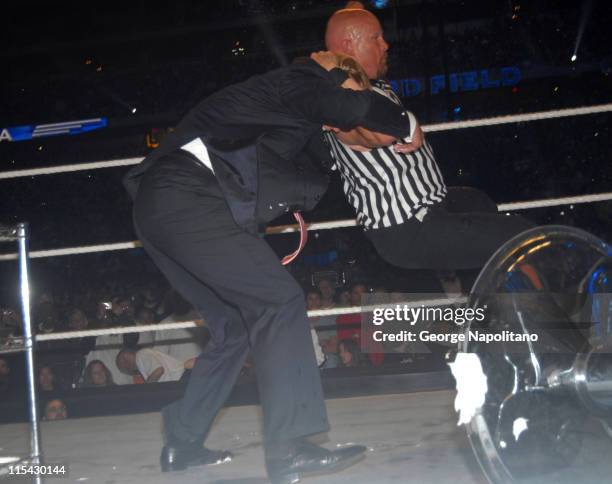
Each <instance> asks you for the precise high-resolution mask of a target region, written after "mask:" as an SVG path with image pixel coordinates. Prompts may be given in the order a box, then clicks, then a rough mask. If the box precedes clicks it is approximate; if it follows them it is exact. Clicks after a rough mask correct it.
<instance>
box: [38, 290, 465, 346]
mask: <svg viewBox="0 0 612 484" xmlns="http://www.w3.org/2000/svg"><path fill="white" fill-rule="evenodd" d="M466 302H467V297H466V296H459V297H441V298H435V299H420V300H415V301H407V302H397V303H387V304H379V305H369V306H350V307H342V308H332V309H317V310H315V311H308V317H309V318H314V317H318V316H336V315H340V314H355V313H362V312H370V311H373V310H374V309H379V308H395V307H396V306H399V305H401V306H402V308H403V307H407V308H411V307H420V306H427V307H439V306H450V305H452V304H465V303H466ZM205 326H206V325H204V327H205ZM197 327H202V324H199V323H198V322H197V321H181V322H179V323H163V324H147V325H142V326H120V327H116V328H104V329H88V330H85V331H64V332H61V333H44V334H37V335H36V341H56V340H64V339H74V338H87V337H89V336H105V335H112V334H126V333H145V332H148V331H165V330H168V329H184V328H197Z"/></svg>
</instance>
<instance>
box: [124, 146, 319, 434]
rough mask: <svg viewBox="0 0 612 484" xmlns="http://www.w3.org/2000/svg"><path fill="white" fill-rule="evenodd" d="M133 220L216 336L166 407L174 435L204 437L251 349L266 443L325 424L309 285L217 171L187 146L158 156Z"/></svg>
mask: <svg viewBox="0 0 612 484" xmlns="http://www.w3.org/2000/svg"><path fill="white" fill-rule="evenodd" d="M134 223H135V227H136V230H137V233H138V236H139V238H140V240H141V242H142V244H143V247H144V248H145V250H146V251H147V253H148V254H149V255H150V256H151V258H152V259H153V261H154V262H155V264H156V265H157V266H158V267H159V269H160V270H161V271H162V272H163V273H164V275H165V276H166V277H167V278H168V280H169V281H170V283H171V284H172V285H173V286H174V288H175V289H176V290H177V291H178V292H180V293H181V294H182V295H183V296H184V297H185V298H186V299H187V300H189V301H190V302H191V303H192V304H193V305H194V306H195V307H196V308H197V309H198V310H199V311H200V312H201V313H202V315H203V317H204V320H205V322H206V325H207V327H208V328H209V329H210V332H211V341H212V342H213V345H214V348H213V350H212V351H207V352H206V353H203V354H202V355H200V357H199V358H198V359H197V361H196V364H195V367H194V368H193V370H192V372H191V377H190V379H189V383H188V385H187V389H186V391H185V395H184V397H183V398H182V400H179V401H177V402H175V403H173V404H171V405H169V406H168V407H166V408H164V410H163V416H164V426H165V432H166V435H167V437H168V439H169V440H171V441H175V442H178V443H183V442H185V443H195V442H203V440H204V438H205V437H206V434H207V433H208V430H209V428H210V426H211V424H212V422H213V420H214V418H215V416H216V414H217V412H218V410H219V409H220V408H221V406H222V405H223V403H224V402H225V400H226V399H227V397H228V395H229V394H230V391H231V390H232V387H233V386H234V383H235V381H236V379H237V377H238V374H239V373H240V370H241V368H242V366H243V363H244V360H245V357H246V355H247V352H248V351H249V350H250V351H251V354H252V356H253V359H254V362H255V371H256V376H257V384H258V390H259V397H260V401H261V405H262V408H263V420H264V439H265V442H266V444H277V443H278V442H283V441H285V440H289V439H293V438H297V437H301V436H305V435H310V434H314V433H319V432H324V431H327V430H328V428H329V426H328V422H327V414H326V410H325V402H324V400H323V392H322V387H321V379H320V373H319V369H318V368H317V363H316V359H315V354H314V349H313V344H312V338H311V336H310V328H309V324H308V319H307V315H306V305H305V300H304V295H303V291H302V289H301V288H300V286H299V285H298V283H297V282H296V281H295V279H293V277H292V276H291V275H290V274H289V273H288V272H287V270H286V269H285V268H284V267H283V266H282V265H281V263H280V262H279V260H278V257H277V256H276V254H275V253H274V252H273V251H272V249H271V248H270V247H269V246H268V244H267V243H266V242H265V241H264V240H263V239H262V238H259V237H257V236H254V235H251V234H249V233H247V232H245V231H244V230H242V229H241V228H239V227H238V226H237V225H236V223H235V222H234V219H233V218H232V215H231V212H230V211H229V208H228V206H227V202H226V200H225V198H224V197H223V195H222V192H221V189H220V187H219V185H218V183H217V180H216V179H215V176H214V175H213V174H212V172H210V171H209V169H208V168H206V167H204V166H203V165H201V164H200V163H199V162H198V161H196V159H195V158H193V157H192V156H191V155H190V154H188V153H186V152H183V151H177V152H175V153H172V154H171V155H168V156H166V157H164V158H162V159H160V160H159V161H158V163H157V164H156V165H155V166H153V167H152V168H151V169H150V170H149V171H148V172H147V173H146V174H145V175H144V177H143V180H142V182H141V185H140V187H139V190H138V195H137V197H136V200H135V202H134Z"/></svg>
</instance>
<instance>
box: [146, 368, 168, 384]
mask: <svg viewBox="0 0 612 484" xmlns="http://www.w3.org/2000/svg"><path fill="white" fill-rule="evenodd" d="M163 374H164V367H163V366H160V367H159V368H156V369H155V370H153V371H152V372H151V374H150V375H149V377H148V378H147V383H155V382H157V381H159V379H160V378H161V377H162V375H163Z"/></svg>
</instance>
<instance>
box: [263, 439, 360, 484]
mask: <svg viewBox="0 0 612 484" xmlns="http://www.w3.org/2000/svg"><path fill="white" fill-rule="evenodd" d="M365 451H366V448H365V447H364V446H363V445H351V446H347V447H341V448H339V449H337V450H327V449H325V448H323V447H320V446H318V445H315V444H312V443H310V442H307V441H304V440H302V441H299V442H297V443H295V444H293V445H291V446H288V449H287V451H286V452H285V453H284V454H285V455H282V454H278V453H276V452H275V453H273V454H276V455H266V469H267V470H268V477H269V478H270V481H271V482H272V484H294V483H296V482H300V480H301V479H302V477H306V476H311V475H318V474H331V473H333V472H338V471H341V470H343V469H346V468H347V467H349V466H351V465H353V464H355V463H356V462H357V461H359V460H360V459H361V458H362V457H363V454H364V452H365ZM267 454H268V453H267Z"/></svg>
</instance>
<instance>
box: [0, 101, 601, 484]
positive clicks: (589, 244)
mask: <svg viewBox="0 0 612 484" xmlns="http://www.w3.org/2000/svg"><path fill="white" fill-rule="evenodd" d="M610 111H612V104H604V105H598V106H590V107H582V108H574V109H563V110H555V111H546V112H535V113H527V114H520V115H513V116H501V117H495V118H486V119H479V120H472V121H462V122H453V123H444V124H437V125H430V126H423V131H425V132H434V131H446V130H454V129H468V128H476V127H484V126H494V125H500V124H508V123H517V122H535V121H538V120H546V119H558V118H563V117H569V116H584V115H594V114H598V113H609V112H610ZM141 160H142V158H128V159H120V160H110V161H102V162H95V163H83V164H75V165H64V166H54V167H49V168H36V169H28V170H15V171H6V172H2V173H0V179H1V180H7V179H15V178H21V177H34V176H43V175H55V174H61V173H70V172H76V171H84V170H95V169H103V168H111V167H122V166H130V165H135V164H137V163H139V162H140V161H141ZM610 200H612V192H607V193H595V194H584V195H581V196H572V197H559V198H554V199H542V200H532V201H526V202H524V201H521V202H510V203H503V204H499V205H498V210H499V211H500V212H512V211H517V210H529V209H534V208H541V207H554V206H562V205H575V204H587V203H595V202H603V201H610ZM354 226H356V222H355V220H335V221H329V222H323V223H312V224H309V225H308V227H307V228H308V230H309V231H319V230H333V229H338V228H344V227H354ZM298 230H299V226H297V225H284V226H277V227H270V228H269V229H268V231H267V233H268V234H270V235H272V234H283V233H290V232H295V231H298ZM0 242H16V243H17V246H18V251H17V252H16V253H6V254H1V255H0V261H10V260H18V264H19V270H20V289H21V300H22V315H23V318H22V319H23V324H24V337H23V338H22V340H21V341H20V342H19V343H20V345H19V346H18V347H14V348H11V349H8V350H3V351H5V352H7V351H11V352H23V353H24V354H25V358H26V368H27V380H28V402H29V417H30V422H29V430H27V427H26V426H25V425H24V424H10V425H4V426H2V427H0V431H1V433H2V440H1V444H0V455H5V454H6V453H7V452H11V451H12V452H13V453H12V456H13V457H0V479H2V478H5V479H8V480H9V481H10V480H11V479H16V478H15V476H11V475H9V474H8V470H7V469H8V466H10V465H15V464H24V463H25V464H40V463H63V464H65V465H67V466H68V467H69V468H70V472H69V475H68V476H66V477H67V478H68V480H69V481H70V482H101V483H119V482H120V483H140V482H148V483H158V482H159V483H161V482H175V481H176V480H180V481H181V482H209V483H217V484H221V483H225V484H229V483H241V484H257V483H264V482H267V481H266V479H265V478H264V477H263V475H264V471H263V465H262V462H263V452H262V449H261V445H260V444H259V440H260V431H259V425H260V424H259V414H258V411H257V408H256V407H255V406H252V405H251V406H243V407H233V408H228V409H226V410H224V411H223V412H222V414H223V415H222V416H221V419H222V420H223V424H222V425H215V426H214V427H213V430H212V432H211V435H210V437H209V440H208V441H209V442H210V445H211V446H212V447H216V448H227V449H229V450H232V451H234V452H235V454H236V455H237V458H236V459H234V462H233V463H232V464H231V465H228V466H218V467H210V468H193V469H190V470H188V471H183V472H180V473H178V474H173V475H162V474H161V472H160V470H159V467H158V464H157V455H158V452H159V448H160V442H161V435H160V416H159V415H158V414H141V415H136V416H134V415H131V416H113V417H96V418H87V419H72V420H65V421H62V422H61V424H60V422H42V423H41V422H39V420H40V419H39V415H38V405H37V391H36V384H35V376H34V374H35V351H34V350H35V347H36V343H37V342H40V341H50V340H65V339H71V338H82V337H86V336H101V335H111V334H124V333H140V332H148V331H161V330H167V329H175V328H193V327H196V326H197V323H196V322H195V321H186V322H180V323H171V324H156V325H148V326H129V327H118V328H108V329H98V330H87V331H71V332H61V333H50V334H41V335H36V334H34V333H33V330H32V325H31V321H30V291H29V278H28V270H29V269H28V265H29V260H30V259H34V258H47V257H59V256H67V255H76V254H87V253H94V252H106V251H117V250H129V249H133V248H136V247H139V243H138V242H137V241H127V242H118V243H114V244H101V245H89V246H81V247H69V248H60V249H47V250H41V251H35V252H34V251H33V252H29V251H28V226H27V224H25V223H22V224H18V225H17V226H15V227H4V228H1V230H0ZM524 265H528V266H529V267H531V268H533V269H535V271H536V273H537V274H538V277H537V278H536V280H537V282H536V281H534V280H533V279H531V280H528V281H527V282H526V283H525V281H524V280H523V285H519V286H517V285H516V284H514V283H510V276H511V275H513V274H515V273H516V272H517V270H518V269H519V268H520V267H521V266H524ZM570 271H571V272H570ZM611 271H612V247H611V246H609V245H608V244H607V243H605V242H603V241H601V240H599V239H597V238H596V237H594V236H592V235H590V234H588V233H587V232H584V231H582V230H579V229H574V228H570V227H563V226H550V227H538V228H535V229H532V230H530V231H527V232H525V233H523V234H520V235H519V236H517V237H515V238H514V239H512V240H511V241H509V242H507V243H506V244H505V245H504V246H503V247H501V248H500V249H499V250H498V251H497V252H496V254H495V255H494V256H493V257H492V258H491V259H490V260H489V262H488V263H487V265H486V266H485V267H484V269H483V270H482V272H481V274H480V276H479V277H478V279H477V281H476V283H475V284H474V286H473V288H472V290H471V292H470V294H467V295H462V296H461V297H457V298H447V297H443V298H437V299H425V300H418V301H410V302H409V303H407V304H410V305H414V306H418V305H423V304H427V305H428V306H434V307H437V306H449V305H467V306H466V307H468V308H477V307H483V306H484V307H487V308H489V310H490V318H489V319H488V326H487V328H486V330H487V331H488V332H490V333H496V332H503V331H509V330H511V329H514V330H516V331H517V332H519V333H522V334H525V335H537V336H538V337H539V338H538V342H537V343H535V344H532V343H530V342H527V343H517V344H513V345H510V344H506V343H504V342H501V343H494V344H493V345H492V346H487V347H486V348H485V345H484V344H482V343H478V342H470V341H466V342H463V343H460V345H459V347H458V350H457V351H458V352H457V354H456V358H455V359H454V363H453V374H454V376H455V378H456V380H457V388H458V396H459V397H461V399H457V400H456V401H455V408H456V409H458V410H460V417H461V421H462V422H463V424H464V426H465V430H467V435H466V432H464V431H463V430H462V429H461V428H460V427H458V426H457V414H456V413H455V411H454V410H453V399H454V398H455V394H456V392H455V391H449V390H440V389H437V388H424V390H427V391H420V392H412V393H402V392H398V393H396V394H386V395H370V396H359V397H351V398H337V399H331V400H328V410H329V415H330V421H331V423H332V431H331V433H330V436H329V438H330V441H331V442H339V443H346V442H359V443H364V444H366V445H367V446H368V449H369V452H368V454H367V458H366V459H365V461H363V462H362V463H360V464H358V465H356V466H354V467H353V468H351V469H349V470H347V471H346V472H344V473H341V474H338V475H336V476H328V477H325V478H321V479H319V480H317V479H316V478H313V479H311V480H310V481H309V482H313V483H314V482H321V483H343V482H354V483H373V482H376V483H388V482H396V481H401V482H415V483H417V482H419V483H420V482H429V481H436V482H441V483H447V482H449V483H450V482H453V483H457V484H459V483H484V482H487V480H488V481H489V482H492V483H506V482H528V483H536V482H541V483H549V482H550V483H552V482H605V481H609V480H610V477H609V476H610V475H612V463H611V462H610V461H611V460H610V459H609V456H610V455H611V454H610V453H611V451H612V351H611V350H610V349H612V347H610V346H609V344H610V343H609V341H608V337H609V335H610V334H611V333H612V328H611V327H609V326H610V325H612V322H611V321H612V318H611V317H610V316H611V315H612V302H611V301H612V300H610V292H612V291H611V286H610V284H611V279H610V277H609V276H610V272H611ZM394 304H398V303H394ZM376 307H379V306H376ZM373 308H374V306H372V307H369V306H365V305H364V306H360V307H350V308H337V309H330V310H317V311H310V312H309V316H311V317H314V316H330V315H336V314H348V313H365V312H367V311H371V310H372V309H373ZM470 326H471V325H470V324H467V325H466V327H465V328H464V334H467V333H469V331H470V330H472V329H474V328H471V327H470ZM460 400H461V401H460ZM58 424H60V425H58ZM41 430H42V431H41ZM41 434H44V437H45V438H44V439H41ZM92 436H95V437H92ZM43 442H44V446H43ZM28 447H29V450H26V449H28ZM43 456H44V458H43ZM474 456H475V458H474ZM245 476H246V477H245ZM248 476H251V477H248ZM26 479H32V480H33V481H34V482H43V479H44V480H45V481H50V480H51V479H49V478H43V477H40V476H38V477H29V478H26Z"/></svg>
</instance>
